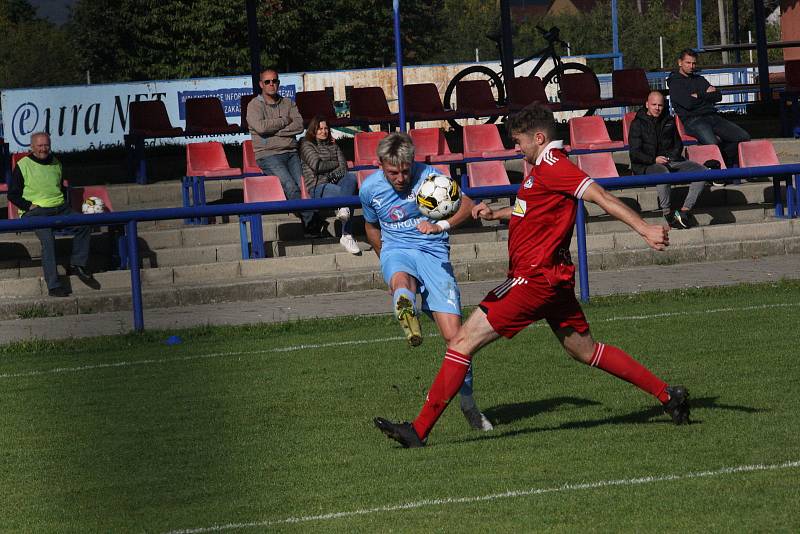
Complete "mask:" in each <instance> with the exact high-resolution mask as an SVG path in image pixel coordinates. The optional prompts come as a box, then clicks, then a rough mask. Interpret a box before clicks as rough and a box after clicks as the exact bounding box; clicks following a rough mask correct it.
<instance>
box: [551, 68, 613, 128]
mask: <svg viewBox="0 0 800 534" xmlns="http://www.w3.org/2000/svg"><path fill="white" fill-rule="evenodd" d="M575 72H589V73H591V74H593V75H594V71H593V70H592V69H590V68H589V67H587V66H586V65H584V64H582V63H562V64H561V65H559V66H558V67H557V68H555V69H553V70H551V71H550V72H548V73H547V75H546V76H545V77H544V79H543V80H542V83H543V84H544V90H545V92H546V93H547V94H548V96H558V101H559V102H560V101H561V75H562V74H572V73H575ZM594 83H595V84H596V85H597V91H598V93H599V91H600V82H599V81H598V80H597V76H594ZM594 111H595V110H594V108H593V109H587V110H586V113H584V115H585V116H588V115H592V114H594Z"/></svg>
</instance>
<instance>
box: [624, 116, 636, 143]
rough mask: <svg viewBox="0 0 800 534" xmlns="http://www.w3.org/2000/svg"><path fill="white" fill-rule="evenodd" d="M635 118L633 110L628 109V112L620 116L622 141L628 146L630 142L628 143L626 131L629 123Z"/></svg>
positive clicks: (629, 126)
mask: <svg viewBox="0 0 800 534" xmlns="http://www.w3.org/2000/svg"><path fill="white" fill-rule="evenodd" d="M635 118H636V112H635V111H629V112H628V113H626V114H625V116H624V117H622V142H623V143H625V146H628V145H629V144H630V143H628V132H629V131H630V129H631V123H632V122H633V119H635Z"/></svg>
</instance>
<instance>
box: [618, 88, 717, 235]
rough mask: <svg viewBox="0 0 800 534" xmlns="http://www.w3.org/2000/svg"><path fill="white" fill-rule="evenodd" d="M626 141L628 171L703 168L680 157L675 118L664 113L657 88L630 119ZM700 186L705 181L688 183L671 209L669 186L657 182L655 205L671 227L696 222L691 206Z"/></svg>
mask: <svg viewBox="0 0 800 534" xmlns="http://www.w3.org/2000/svg"><path fill="white" fill-rule="evenodd" d="M628 144H629V146H630V157H631V170H632V171H633V173H634V174H663V173H669V172H676V171H679V172H690V171H701V170H705V167H704V166H702V165H700V164H699V163H695V162H694V161H688V160H686V159H684V157H683V144H682V143H681V138H680V135H679V134H678V128H677V126H675V119H673V118H672V117H671V116H670V114H669V113H664V95H662V94H661V93H660V92H659V91H651V92H650V94H649V95H647V102H645V104H644V107H643V108H641V109H640V110H639V111H637V112H636V118H635V119H633V122H631V126H630V130H629V131H628ZM704 186H705V182H692V183H691V184H689V193H688V194H687V195H686V200H685V201H684V202H683V207H681V209H679V210H675V212H673V211H672V208H671V207H670V194H671V189H672V188H671V187H670V185H669V184H658V186H657V189H658V206H659V207H660V208H661V212H662V213H663V214H664V218H665V219H666V220H667V222H668V223H669V225H670V226H671V227H673V228H679V229H681V228H691V227H692V226H696V225H697V220H696V219H695V218H694V216H693V215H692V208H693V207H694V204H695V202H697V197H699V196H700V193H702V192H703V187H704Z"/></svg>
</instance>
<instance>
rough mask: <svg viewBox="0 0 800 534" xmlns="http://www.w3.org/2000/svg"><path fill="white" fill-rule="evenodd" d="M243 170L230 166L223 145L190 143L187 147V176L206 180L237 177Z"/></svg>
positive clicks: (213, 142) (216, 143)
mask: <svg viewBox="0 0 800 534" xmlns="http://www.w3.org/2000/svg"><path fill="white" fill-rule="evenodd" d="M241 174H242V169H239V168H237V167H231V166H230V165H228V157H227V156H226V155H225V149H224V148H223V146H222V143H218V142H216V141H211V142H208V143H189V144H188V145H186V176H203V177H206V178H218V177H226V178H227V177H236V176H239V175H241Z"/></svg>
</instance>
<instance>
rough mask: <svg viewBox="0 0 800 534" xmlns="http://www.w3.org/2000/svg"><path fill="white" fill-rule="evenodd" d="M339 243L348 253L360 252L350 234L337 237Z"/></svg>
mask: <svg viewBox="0 0 800 534" xmlns="http://www.w3.org/2000/svg"><path fill="white" fill-rule="evenodd" d="M341 209H347V208H341ZM339 243H341V244H342V246H343V247H344V249H345V250H346V251H347V252H349V253H350V254H361V248H360V247H359V246H358V243H357V242H356V240H355V239H353V236H351V235H350V234H345V235H343V236H342V238H341V239H339Z"/></svg>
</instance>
